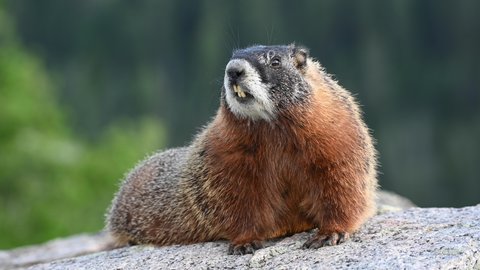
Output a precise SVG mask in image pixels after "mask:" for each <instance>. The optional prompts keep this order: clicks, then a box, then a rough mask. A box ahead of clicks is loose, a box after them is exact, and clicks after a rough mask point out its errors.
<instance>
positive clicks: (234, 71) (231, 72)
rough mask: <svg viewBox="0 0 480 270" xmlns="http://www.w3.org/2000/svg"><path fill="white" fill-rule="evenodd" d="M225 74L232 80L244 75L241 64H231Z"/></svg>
mask: <svg viewBox="0 0 480 270" xmlns="http://www.w3.org/2000/svg"><path fill="white" fill-rule="evenodd" d="M227 75H228V77H229V78H230V80H231V81H232V82H236V81H237V80H238V79H240V78H241V77H242V76H243V75H245V69H244V68H243V67H241V66H237V65H235V66H232V67H229V68H228V69H227Z"/></svg>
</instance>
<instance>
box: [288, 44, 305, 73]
mask: <svg viewBox="0 0 480 270" xmlns="http://www.w3.org/2000/svg"><path fill="white" fill-rule="evenodd" d="M292 57H293V62H294V64H295V66H296V67H297V68H299V69H300V68H304V67H305V66H306V65H307V58H308V49H307V48H305V47H302V46H295V47H294V48H293V53H292Z"/></svg>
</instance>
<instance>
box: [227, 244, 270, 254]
mask: <svg viewBox="0 0 480 270" xmlns="http://www.w3.org/2000/svg"><path fill="white" fill-rule="evenodd" d="M261 248H263V243H262V242H261V241H252V242H250V243H245V244H239V245H234V244H230V246H229V247H228V254H229V255H245V254H253V253H254V252H255V250H257V249H261Z"/></svg>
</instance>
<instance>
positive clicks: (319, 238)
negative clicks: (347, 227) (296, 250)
mask: <svg viewBox="0 0 480 270" xmlns="http://www.w3.org/2000/svg"><path fill="white" fill-rule="evenodd" d="M349 237H350V234H349V233H347V232H338V233H336V232H334V233H331V234H318V233H317V234H316V235H315V236H314V237H312V238H311V239H310V240H308V241H307V242H305V244H303V246H302V248H320V247H326V246H335V245H338V244H341V243H343V242H345V241H346V240H347V239H348V238H349Z"/></svg>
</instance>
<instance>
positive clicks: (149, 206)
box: [107, 44, 377, 254]
mask: <svg viewBox="0 0 480 270" xmlns="http://www.w3.org/2000/svg"><path fill="white" fill-rule="evenodd" d="M376 187H377V180H376V151H375V149H374V147H373V143H372V138H371V135H370V133H369V130H368V128H367V127H366V125H365V123H364V122H363V120H362V118H361V113H360V110H359V107H358V105H357V103H356V102H355V100H354V98H353V97H352V95H351V94H350V93H349V92H347V91H346V90H345V89H343V88H342V87H341V86H339V85H338V84H337V83H336V81H335V80H333V79H332V78H331V76H330V75H328V74H327V73H326V72H325V70H324V69H323V68H322V67H321V65H320V64H319V63H318V62H317V61H316V60H314V59H313V58H311V57H309V55H308V50H307V49H306V48H304V47H302V46H298V45H295V44H293V45H282V46H253V47H249V48H246V49H241V50H236V51H234V52H233V55H232V58H231V59H230V61H229V62H228V64H227V66H226V70H225V77H224V83H223V87H222V88H221V98H220V108H219V109H218V111H217V113H216V116H215V117H214V119H213V120H212V121H211V122H210V123H209V124H208V125H207V126H206V127H205V128H203V130H202V131H201V132H200V133H199V134H198V135H197V136H196V138H195V139H194V140H193V142H192V144H191V145H189V146H187V147H184V148H176V149H170V150H167V151H164V152H161V153H157V154H154V155H153V156H151V157H149V158H147V159H146V160H145V161H143V162H142V163H140V164H139V165H137V166H136V167H135V168H134V169H133V170H132V171H131V172H130V173H129V174H128V176H127V177H126V180H125V181H124V182H123V184H122V186H121V188H120V191H119V192H118V193H117V194H116V197H115V199H114V200H113V203H112V206H111V208H110V211H109V214H108V217H107V228H108V230H109V231H110V232H111V233H112V235H113V236H114V237H115V239H116V241H117V244H119V245H122V244H126V243H136V244H154V245H160V246H163V245H173V244H190V243H197V242H204V241H214V240H219V239H226V240H228V241H230V247H229V254H246V253H253V252H254V250H256V249H258V248H261V247H262V241H263V240H266V239H271V238H275V237H280V236H285V235H291V234H294V233H298V232H303V231H307V230H310V229H313V228H318V231H317V233H316V235H315V236H314V237H313V238H311V239H310V240H309V241H307V242H306V243H305V244H304V248H318V247H322V246H328V245H336V244H339V243H341V242H343V241H345V240H346V239H347V238H348V236H349V234H350V233H352V232H354V231H355V230H356V229H357V228H359V226H360V225H361V224H362V223H363V222H365V221H366V219H367V218H368V217H369V216H371V215H372V214H373V212H374V194H375V190H376Z"/></svg>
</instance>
